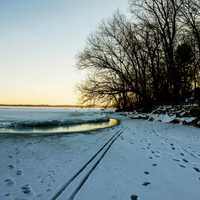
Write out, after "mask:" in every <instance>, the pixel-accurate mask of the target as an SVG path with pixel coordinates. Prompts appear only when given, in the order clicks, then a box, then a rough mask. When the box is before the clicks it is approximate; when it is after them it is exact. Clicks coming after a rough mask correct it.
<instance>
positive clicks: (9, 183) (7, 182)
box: [4, 178, 14, 186]
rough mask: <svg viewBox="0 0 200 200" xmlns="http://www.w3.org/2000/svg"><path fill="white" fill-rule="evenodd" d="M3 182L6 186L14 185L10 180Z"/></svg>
mask: <svg viewBox="0 0 200 200" xmlns="http://www.w3.org/2000/svg"><path fill="white" fill-rule="evenodd" d="M4 182H5V183H6V184H7V185H8V186H11V185H14V181H13V180H12V179H9V178H8V179H6V180H4Z"/></svg>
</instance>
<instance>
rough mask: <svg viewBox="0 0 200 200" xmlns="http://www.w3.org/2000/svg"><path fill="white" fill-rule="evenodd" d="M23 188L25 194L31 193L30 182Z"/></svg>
mask: <svg viewBox="0 0 200 200" xmlns="http://www.w3.org/2000/svg"><path fill="white" fill-rule="evenodd" d="M21 189H22V192H23V193H24V194H31V187H30V185H29V184H26V185H24V186H23V187H21Z"/></svg>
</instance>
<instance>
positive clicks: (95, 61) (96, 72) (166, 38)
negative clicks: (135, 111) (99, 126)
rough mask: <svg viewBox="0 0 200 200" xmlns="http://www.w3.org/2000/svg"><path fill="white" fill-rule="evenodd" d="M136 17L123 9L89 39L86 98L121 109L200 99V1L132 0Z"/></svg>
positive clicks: (83, 65)
mask: <svg viewBox="0 0 200 200" xmlns="http://www.w3.org/2000/svg"><path fill="white" fill-rule="evenodd" d="M130 8H131V13H132V15H133V16H134V19H135V21H133V20H132V19H127V18H126V16H124V15H122V14H120V13H119V12H117V13H116V14H115V15H114V16H113V17H112V19H110V20H108V21H105V22H102V23H101V25H100V26H99V28H98V30H97V31H96V32H95V33H93V34H91V35H90V37H89V38H88V41H87V45H86V47H85V49H84V50H83V51H82V52H81V53H80V55H79V57H78V67H79V68H80V69H88V71H89V77H88V79H87V80H86V81H85V82H84V83H83V84H82V85H81V86H80V91H81V94H82V100H83V102H84V103H90V104H91V103H93V104H99V103H101V104H104V105H112V106H115V107H117V108H118V109H123V110H126V109H132V108H133V107H135V106H149V105H156V104H172V103H181V102H184V100H185V99H186V98H189V97H191V96H196V98H199V88H198V87H199V86H200V1H199V0H131V1H130Z"/></svg>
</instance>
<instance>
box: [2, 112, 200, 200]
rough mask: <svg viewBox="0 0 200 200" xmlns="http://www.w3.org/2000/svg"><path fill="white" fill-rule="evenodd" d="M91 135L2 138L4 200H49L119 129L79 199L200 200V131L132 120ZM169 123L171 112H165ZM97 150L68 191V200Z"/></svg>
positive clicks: (65, 194)
mask: <svg viewBox="0 0 200 200" xmlns="http://www.w3.org/2000/svg"><path fill="white" fill-rule="evenodd" d="M111 116H112V118H118V119H120V120H121V124H120V125H119V126H116V127H113V128H109V129H103V130H99V131H93V132H91V133H90V134H80V133H79V134H67V135H61V136H51V137H29V138H26V137H13V136H12V137H11V136H1V137H0V158H1V165H0V177H1V179H0V180H1V181H0V199H1V200H11V199H12V200H13V199H14V200H22V199H23V200H25V199H26V200H37V199H39V200H47V199H51V198H52V197H53V196H54V195H55V194H56V193H57V192H58V191H59V190H60V188H61V187H62V186H63V185H64V184H65V183H66V182H67V181H68V180H69V179H70V178H71V177H72V176H73V175H74V174H75V173H76V172H77V171H78V170H79V169H80V168H81V167H82V166H83V165H84V164H85V163H86V162H87V161H88V160H89V159H90V158H91V156H93V154H94V153H96V152H97V151H98V149H99V148H100V147H102V146H103V145H104V144H105V142H106V141H108V140H109V138H111V136H112V135H113V134H114V133H116V132H117V131H118V130H122V131H123V133H122V135H121V136H119V138H117V140H116V141H115V142H114V143H113V145H112V146H111V148H110V149H109V150H108V152H107V153H106V154H105V156H104V157H103V159H102V160H101V162H100V163H99V164H98V165H97V167H96V168H95V169H94V171H93V172H92V173H91V174H90V176H89V177H88V179H87V180H86V182H84V184H83V186H82V187H81V188H80V190H79V191H78V193H77V194H76V196H75V198H74V199H76V200H86V199H87V200H90V199H91V200H93V199H95V200H102V199H106V200H111V199H114V200H122V199H131V196H132V198H133V197H134V195H135V198H136V197H138V200H159V199H162V200H173V199H174V200H179V199H181V200H188V199H191V200H199V198H200V190H199V187H200V145H199V143H200V129H198V128H194V127H189V126H183V125H179V124H169V123H160V122H159V121H148V120H141V119H140V120H138V119H130V118H129V117H128V116H122V115H120V114H111ZM163 119H164V120H165V121H168V116H163ZM100 156H101V154H99V155H98V156H97V157H96V158H95V159H94V160H93V161H92V162H91V163H90V164H89V165H88V166H87V167H86V169H85V170H83V171H82V172H81V173H80V175H79V176H78V177H77V178H76V179H75V180H74V181H73V182H72V184H70V185H69V187H67V188H66V190H64V192H63V193H62V194H61V195H60V196H59V198H58V199H59V200H67V199H69V197H70V196H71V194H72V193H73V191H74V190H76V188H77V186H78V185H79V184H80V182H81V181H82V180H83V179H84V178H85V176H86V175H87V173H88V172H89V171H90V169H91V168H92V167H93V166H94V164H95V162H96V161H98V159H99V158H100Z"/></svg>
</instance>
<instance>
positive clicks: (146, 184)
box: [142, 182, 151, 186]
mask: <svg viewBox="0 0 200 200" xmlns="http://www.w3.org/2000/svg"><path fill="white" fill-rule="evenodd" d="M150 184H151V183H150V182H144V183H143V184H142V185H143V186H148V185H150Z"/></svg>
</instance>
